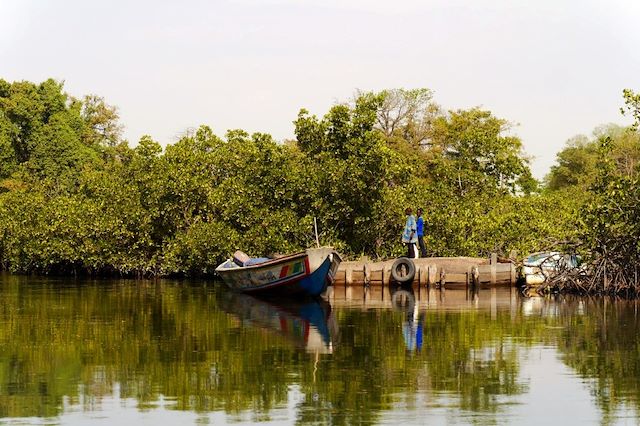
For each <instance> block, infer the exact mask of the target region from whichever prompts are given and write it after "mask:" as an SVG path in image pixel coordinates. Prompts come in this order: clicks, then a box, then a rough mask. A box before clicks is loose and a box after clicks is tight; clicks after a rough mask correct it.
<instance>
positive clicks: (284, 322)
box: [219, 290, 338, 354]
mask: <svg viewBox="0 0 640 426" xmlns="http://www.w3.org/2000/svg"><path fill="white" fill-rule="evenodd" d="M221 293H222V294H221V295H220V299H219V300H220V308H222V309H223V310H224V311H226V312H228V313H230V314H233V315H236V316H237V317H238V318H239V319H240V320H241V321H242V324H243V326H246V325H249V326H252V327H259V328H262V329H266V330H269V331H273V332H276V333H278V334H280V335H282V336H284V337H286V338H287V340H289V341H290V342H292V343H293V344H294V345H295V346H296V347H297V348H299V349H304V350H305V351H306V352H308V353H314V354H330V353H332V352H333V347H334V345H335V342H336V341H337V337H338V324H337V322H336V319H335V316H334V315H333V312H332V310H331V305H330V304H329V302H327V301H326V300H323V299H321V298H306V299H305V298H303V299H300V298H299V297H298V298H296V299H290V298H285V297H278V298H272V297H271V298H267V297H257V296H253V295H248V294H244V293H237V292H234V291H231V290H225V291H222V292H221Z"/></svg>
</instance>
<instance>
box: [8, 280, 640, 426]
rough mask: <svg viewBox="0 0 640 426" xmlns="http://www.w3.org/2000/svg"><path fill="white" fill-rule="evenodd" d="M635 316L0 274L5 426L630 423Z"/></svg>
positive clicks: (377, 295)
mask: <svg viewBox="0 0 640 426" xmlns="http://www.w3.org/2000/svg"><path fill="white" fill-rule="evenodd" d="M637 308H638V306H637V302H635V301H631V302H630V301H621V300H611V299H585V298H571V297H558V298H534V299H525V298H522V297H520V296H519V295H518V293H517V292H516V291H515V290H512V289H510V288H494V289H488V290H480V292H476V293H474V292H471V291H464V290H453V291H450V290H445V291H441V290H435V289H425V288H420V289H417V288H413V289H407V288H397V289H388V288H385V289H381V288H374V287H372V288H362V287H352V288H344V287H336V288H334V289H333V292H332V294H331V295H330V297H329V299H328V301H324V302H318V301H309V302H308V303H307V302H305V303H302V304H300V303H293V302H291V301H282V300H280V301H274V300H260V299H255V298H252V297H249V296H241V295H237V294H233V293H229V292H227V291H226V290H225V289H224V288H222V287H218V286H215V285H213V286H212V285H209V284H206V283H192V284H190V283H184V282H182V283H180V282H169V281H164V282H139V281H100V282H95V281H55V280H37V279H33V278H28V277H26V278H25V277H14V276H8V275H0V417H1V419H0V421H2V419H4V420H11V421H14V420H19V421H23V422H27V423H29V422H38V421H39V420H38V419H43V418H44V419H46V420H45V422H47V423H51V422H58V421H60V422H76V423H86V422H88V421H91V420H92V419H103V420H104V419H112V420H113V419H116V418H118V419H120V418H126V419H127V420H126V421H124V423H127V422H131V423H133V422H153V423H158V424H175V423H190V422H199V423H206V422H210V423H211V422H215V423H226V422H229V423H230V422H270V421H271V422H278V423H286V424H291V423H307V422H317V423H337V424H353V423H358V424H360V423H365V424H370V423H385V422H388V423H396V422H398V421H402V422H405V423H422V422H425V421H434V422H439V423H443V422H448V423H449V422H450V423H483V424H485V423H500V422H503V421H508V422H516V423H527V422H530V423H536V424H537V423H541V422H543V421H545V420H549V419H551V420H555V421H557V420H558V418H557V417H558V416H563V415H565V416H568V415H570V416H571V417H570V418H569V419H568V420H575V419H576V418H580V421H585V422H591V423H595V422H597V423H599V422H612V423H615V422H622V421H624V420H625V416H632V418H633V419H635V416H636V415H637V413H638V410H639V409H640V385H639V383H640V340H639V338H638V333H637V331H638V329H639V326H640V323H639V320H638V315H637V314H638V309H637ZM338 331H339V333H338ZM541 407H544V408H543V409H541ZM554 416H555V417H554ZM632 422H633V421H632Z"/></svg>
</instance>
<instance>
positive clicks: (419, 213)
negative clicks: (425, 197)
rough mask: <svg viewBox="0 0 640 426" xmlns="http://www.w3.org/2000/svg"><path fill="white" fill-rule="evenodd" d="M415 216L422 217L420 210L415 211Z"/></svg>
mask: <svg viewBox="0 0 640 426" xmlns="http://www.w3.org/2000/svg"><path fill="white" fill-rule="evenodd" d="M416 214H417V215H418V217H420V216H422V209H421V208H419V209H418V210H416Z"/></svg>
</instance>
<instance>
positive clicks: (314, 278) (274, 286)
mask: <svg viewBox="0 0 640 426" xmlns="http://www.w3.org/2000/svg"><path fill="white" fill-rule="evenodd" d="M341 260H342V259H341V258H340V255H339V254H338V253H337V252H336V251H335V250H334V249H333V248H331V247H321V248H312V249H307V250H305V251H303V252H300V253H294V254H290V255H287V256H282V257H278V258H275V259H268V258H253V259H252V258H249V257H248V256H247V255H246V254H244V253H242V252H236V253H235V254H234V256H233V257H232V258H231V259H229V260H227V261H225V262H223V263H222V264H220V265H219V266H218V267H217V268H216V273H217V274H218V276H219V277H220V278H222V280H223V281H224V283H225V284H226V285H227V286H229V288H231V289H232V290H236V291H241V292H244V293H259V292H262V293H265V292H277V293H284V294H308V295H310V296H318V295H320V294H321V293H323V292H324V291H325V290H326V289H327V285H329V284H332V283H333V280H334V278H335V275H336V272H337V270H338V266H339V265H340V261H341Z"/></svg>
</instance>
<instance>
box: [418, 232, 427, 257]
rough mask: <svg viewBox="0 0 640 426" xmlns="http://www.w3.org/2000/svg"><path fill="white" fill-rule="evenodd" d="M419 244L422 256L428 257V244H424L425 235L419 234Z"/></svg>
mask: <svg viewBox="0 0 640 426" xmlns="http://www.w3.org/2000/svg"><path fill="white" fill-rule="evenodd" d="M418 245H419V246H420V257H427V246H425V245H424V236H422V235H418Z"/></svg>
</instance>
